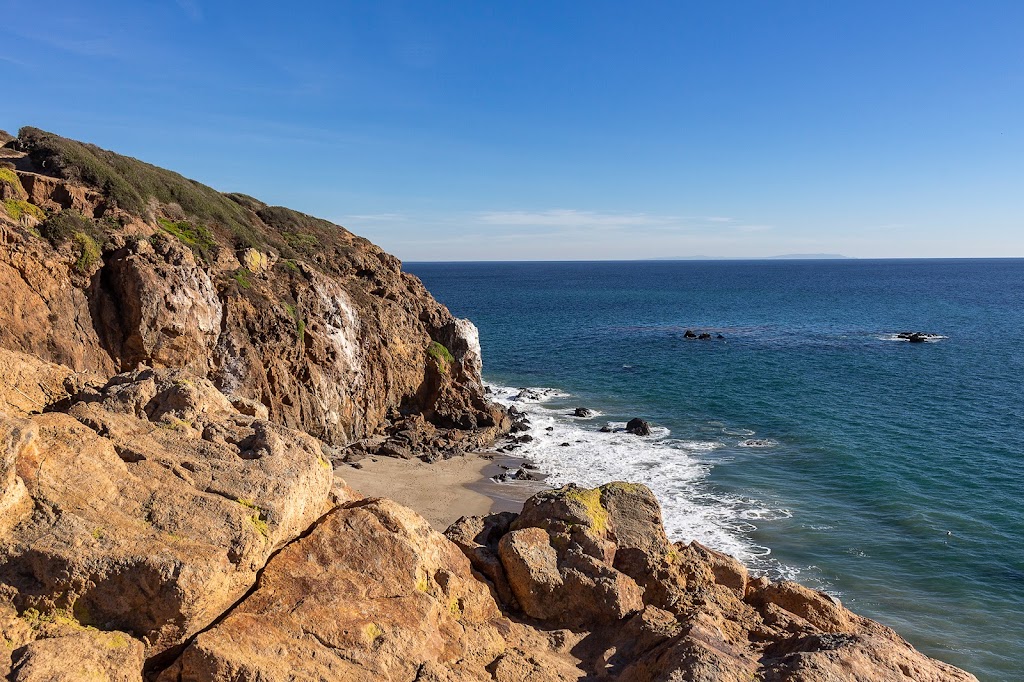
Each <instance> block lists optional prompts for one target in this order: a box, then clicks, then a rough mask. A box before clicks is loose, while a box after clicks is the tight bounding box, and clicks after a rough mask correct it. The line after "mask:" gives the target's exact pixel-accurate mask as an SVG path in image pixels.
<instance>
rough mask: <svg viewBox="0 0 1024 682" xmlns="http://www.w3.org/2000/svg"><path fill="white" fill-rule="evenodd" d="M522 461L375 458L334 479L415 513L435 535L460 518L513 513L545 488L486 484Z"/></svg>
mask: <svg viewBox="0 0 1024 682" xmlns="http://www.w3.org/2000/svg"><path fill="white" fill-rule="evenodd" d="M522 462H523V460H522V459H520V458H517V457H508V456H507V455H501V454H497V453H469V454H466V455H465V456H462V457H455V458H453V459H448V460H444V461H441V462H434V463H433V464H426V463H424V462H421V461H420V460H418V459H411V460H406V459H396V458H391V457H375V458H367V459H364V460H363V461H361V462H360V464H361V465H362V468H360V469H356V468H354V467H351V466H348V465H343V466H340V467H338V468H337V469H336V470H335V475H336V476H339V477H341V478H343V479H344V480H345V482H346V483H348V484H349V485H350V486H351V487H352V488H354V489H355V490H358V491H359V492H360V493H362V494H363V495H366V496H367V497H387V498H390V499H392V500H395V501H396V502H399V503H401V504H404V505H405V506H407V507H409V508H411V509H414V510H416V511H417V512H419V513H420V514H421V515H422V516H423V517H424V518H425V519H427V520H428V521H429V522H430V524H431V525H432V526H433V527H434V528H435V529H436V530H438V531H444V529H446V528H447V527H448V526H449V525H451V524H452V522H454V521H456V520H457V519H459V518H460V517H462V516H480V515H483V514H489V513H491V512H499V511H515V512H518V511H519V510H520V509H522V506H523V502H524V501H526V499H527V498H528V497H530V496H531V495H533V494H534V493H536V492H537V491H539V490H544V489H546V488H547V487H548V486H546V485H544V483H542V482H539V481H511V482H508V483H495V482H494V481H492V480H491V476H495V475H497V474H499V473H501V472H502V471H504V470H505V469H506V468H511V469H513V470H514V469H517V468H518V467H519V465H520V464H522Z"/></svg>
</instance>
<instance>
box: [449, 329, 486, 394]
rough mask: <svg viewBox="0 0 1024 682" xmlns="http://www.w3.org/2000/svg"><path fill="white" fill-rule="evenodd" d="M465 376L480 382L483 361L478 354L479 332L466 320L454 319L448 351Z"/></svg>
mask: <svg viewBox="0 0 1024 682" xmlns="http://www.w3.org/2000/svg"><path fill="white" fill-rule="evenodd" d="M448 350H450V351H451V352H452V354H453V355H454V356H455V359H456V360H458V361H459V362H460V363H461V364H462V367H463V369H464V370H465V372H466V374H468V375H469V376H471V377H473V378H474V379H476V380H477V381H480V377H481V374H482V372H483V359H482V355H481V353H480V331H479V330H478V329H477V328H476V325H475V324H473V323H472V322H470V321H469V320H466V319H456V320H455V322H454V329H453V331H452V342H451V343H450V344H449V349H448Z"/></svg>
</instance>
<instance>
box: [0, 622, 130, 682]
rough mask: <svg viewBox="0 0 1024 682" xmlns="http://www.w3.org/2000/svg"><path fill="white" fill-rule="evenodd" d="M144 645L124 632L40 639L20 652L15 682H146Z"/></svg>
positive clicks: (80, 633)
mask: <svg viewBox="0 0 1024 682" xmlns="http://www.w3.org/2000/svg"><path fill="white" fill-rule="evenodd" d="M144 649H145V647H144V646H143V644H142V642H140V641H138V640H136V639H133V638H132V637H130V636H128V635H126V634H125V633H122V632H100V631H98V630H83V631H82V632H79V633H77V634H72V635H66V636H63V637H53V638H49V639H40V640H36V641H34V642H32V643H31V644H29V645H27V646H26V647H25V648H24V649H23V650H21V651H20V652H19V655H18V657H17V660H16V661H15V663H14V666H13V673H12V674H11V675H10V677H9V679H10V680H11V682H82V681H83V680H97V681H101V682H142V666H143V663H144V660H143V651H144Z"/></svg>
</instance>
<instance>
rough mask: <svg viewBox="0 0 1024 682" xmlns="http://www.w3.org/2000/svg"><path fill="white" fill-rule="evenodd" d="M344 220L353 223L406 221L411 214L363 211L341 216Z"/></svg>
mask: <svg viewBox="0 0 1024 682" xmlns="http://www.w3.org/2000/svg"><path fill="white" fill-rule="evenodd" d="M341 220H342V221H348V222H352V223H399V222H401V223H404V222H406V221H407V220H409V216H407V215H404V214H402V213H362V214H354V215H346V216H342V217H341Z"/></svg>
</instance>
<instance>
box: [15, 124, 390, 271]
mask: <svg viewBox="0 0 1024 682" xmlns="http://www.w3.org/2000/svg"><path fill="white" fill-rule="evenodd" d="M11 145H13V146H15V147H17V148H18V149H19V150H21V151H23V152H25V153H26V154H27V155H28V157H29V158H30V159H31V161H32V162H33V164H35V166H36V167H37V168H38V169H39V170H40V171H41V172H43V173H45V174H48V175H53V176H56V177H59V178H63V179H65V180H68V181H71V182H75V183H80V184H83V185H86V186H89V187H92V188H94V189H96V190H97V191H100V192H102V193H103V195H104V196H105V197H106V199H107V200H108V202H110V203H111V204H113V205H116V206H117V207H118V208H120V209H122V210H124V211H127V212H128V213H130V214H132V215H134V216H137V217H140V218H142V219H144V220H147V221H149V220H152V218H153V216H152V215H151V205H152V202H154V201H155V202H158V203H161V204H177V205H178V206H179V207H180V208H181V211H182V213H183V214H184V215H183V217H184V218H185V221H186V222H187V223H188V224H189V225H191V226H192V229H193V230H200V229H202V230H205V231H206V232H207V234H208V235H209V242H210V245H209V246H210V249H205V248H204V249H203V250H204V252H206V251H207V250H212V247H213V245H214V244H217V243H218V242H219V243H221V244H223V243H225V242H227V243H229V244H230V245H231V246H233V247H236V248H238V247H252V248H255V249H258V250H261V251H269V250H276V251H277V252H278V253H279V254H280V255H281V256H282V258H284V259H295V258H301V259H303V260H306V261H308V262H310V263H311V264H315V265H317V266H319V267H320V268H322V269H324V270H327V271H333V272H335V273H337V272H340V271H342V270H344V269H345V268H346V267H349V260H350V255H351V253H352V252H353V251H355V250H364V249H365V250H370V251H373V252H376V249H375V248H374V247H373V246H372V245H371V244H370V243H369V242H368V241H366V240H365V239H362V238H361V237H356V236H354V235H353V234H352V233H351V232H349V231H348V230H346V229H345V228H343V227H341V226H339V225H335V224H334V223H332V222H330V221H327V220H322V219H320V218H314V217H313V216H309V215H306V214H304V213H300V212H298V211H293V210H291V209H288V208H284V207H282V206H269V205H267V204H265V203H263V202H261V201H259V200H257V199H254V198H253V197H251V196H248V195H246V194H222V193H220V192H218V191H216V190H215V189H213V188H211V187H207V186H205V185H203V184H200V183H198V182H196V181H195V180H190V179H188V178H186V177H184V176H182V175H179V174H178V173H174V172H172V171H168V170H164V169H162V168H158V167H156V166H153V165H150V164H148V163H145V162H143V161H139V160H138V159H133V158H131V157H128V156H122V155H120V154H115V153H114V152H111V151H108V150H106V149H101V148H100V147H97V146H96V145H92V144H87V143H84V142H78V141H76V140H70V139H67V138H64V137H60V136H59V135H54V134H53V133H49V132H46V131H43V130H39V129H38V128H31V127H25V128H22V129H21V130H20V131H19V135H18V138H17V140H15V141H13V142H12V143H11ZM163 227H164V229H167V228H166V226H163ZM176 236H178V237H179V238H181V235H176ZM199 236H200V237H201V235H199ZM188 238H193V237H191V236H190V237H188ZM182 241H186V243H189V242H188V241H187V240H186V239H182ZM200 241H202V240H201V239H200ZM189 245H190V246H193V247H194V248H195V246H196V245H195V244H191V243H189Z"/></svg>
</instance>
